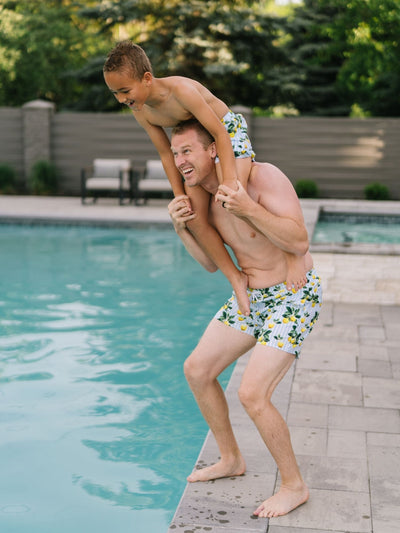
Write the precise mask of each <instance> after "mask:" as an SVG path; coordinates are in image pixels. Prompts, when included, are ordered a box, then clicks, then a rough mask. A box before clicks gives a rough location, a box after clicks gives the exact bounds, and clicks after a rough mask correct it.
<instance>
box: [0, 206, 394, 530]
mask: <svg viewBox="0 0 400 533" xmlns="http://www.w3.org/2000/svg"><path fill="white" fill-rule="evenodd" d="M321 206H322V207H326V208H329V209H332V210H338V211H340V210H344V211H346V210H349V211H353V212H354V211H360V212H370V213H371V212H380V213H395V214H400V202H384V203H381V202H358V201H342V200H329V201H328V200H304V201H302V207H303V211H304V215H305V219H306V224H307V228H308V230H309V232H310V234H312V231H313V227H314V225H315V222H316V220H317V217H318V212H319V209H320V208H321ZM0 221H1V222H3V223H4V222H6V223H7V222H9V223H13V222H16V223H20V222H25V223H74V224H75V223H82V224H101V225H104V224H107V225H124V226H134V225H136V224H150V225H153V224H169V218H168V214H167V211H166V203H165V202H162V201H161V202H157V201H153V202H149V204H148V205H147V206H141V207H135V206H122V207H120V206H118V205H117V204H116V202H115V200H113V201H109V200H99V202H98V203H97V204H95V205H87V206H81V205H80V200H79V198H39V197H10V196H0ZM332 250H333V252H334V253H332ZM312 251H313V257H314V262H315V266H316V268H317V270H318V272H319V274H320V275H321V278H322V280H323V288H324V305H323V309H322V312H321V318H320V320H319V321H318V323H317V325H316V327H315V329H314V331H313V333H312V334H311V335H310V337H309V338H308V340H307V341H306V343H305V346H304V348H303V352H302V355H301V358H300V359H299V361H298V362H297V363H296V365H295V366H294V367H293V368H292V370H291V371H290V373H289V374H288V375H287V376H286V377H285V379H284V380H283V382H282V383H281V384H280V386H279V388H278V390H277V391H276V393H275V396H274V399H275V403H276V405H277V407H278V408H279V409H280V411H281V413H282V414H283V415H284V416H285V417H286V419H287V421H288V425H289V427H290V431H291V435H292V441H293V447H294V449H295V452H296V455H297V457H298V461H299V464H300V467H301V470H302V473H303V476H304V478H305V480H306V482H307V483H308V485H309V487H310V493H311V498H310V500H309V502H308V503H307V504H306V505H304V506H302V507H300V508H298V509H296V510H295V511H293V512H292V513H290V514H289V515H287V516H284V517H279V518H275V519H271V520H269V521H268V520H267V519H257V518H255V517H253V516H252V511H253V510H254V509H255V507H257V505H258V503H260V502H261V501H262V500H263V499H265V498H267V497H268V496H269V495H271V494H273V492H274V490H276V487H277V486H278V485H279V476H278V475H277V470H276V466H275V464H274V462H273V460H272V458H271V456H270V455H269V453H268V451H267V450H266V449H265V447H264V445H263V444H262V442H261V439H260V437H259V436H258V434H257V432H256V431H255V430H254V428H253V426H252V424H251V423H250V421H249V419H248V417H247V416H246V414H245V413H244V411H243V409H242V407H241V406H240V404H239V402H238V400H237V396H236V390H237V387H238V384H239V382H240V377H241V374H242V372H243V368H244V365H245V364H246V357H248V356H245V357H244V358H242V359H241V360H240V361H239V362H238V363H237V365H236V367H235V370H234V372H233V375H232V378H231V380H230V382H229V385H228V387H227V396H228V399H229V403H230V408H231V418H232V421H233V425H234V428H235V430H236V434H237V437H238V441H239V444H240V445H241V447H242V451H243V454H244V456H245V458H246V461H247V466H248V471H247V473H246V475H244V476H241V477H238V478H233V479H229V478H228V479H223V480H218V481H215V482H208V483H196V484H188V485H187V486H186V488H185V491H184V493H183V496H182V499H181V502H180V504H179V506H178V508H177V510H176V513H175V516H174V519H173V521H172V523H171V525H170V528H169V530H168V533H178V532H182V533H195V532H196V533H197V532H198V533H200V532H202V531H208V532H211V533H240V532H241V533H244V532H246V533H252V532H260V533H261V532H262V533H267V532H268V533H325V532H330V533H347V532H351V533H398V532H399V531H400V349H399V343H400V268H399V266H400V255H398V253H399V250H398V247H397V246H387V245H372V246H371V245H367V246H357V245H351V246H331V247H329V246H326V247H321V246H312ZM217 458H218V451H217V449H216V445H215V442H214V440H213V438H212V436H210V435H208V436H207V439H206V441H205V443H204V445H203V447H202V449H201V451H200V455H199V459H198V464H199V465H200V466H203V465H207V464H209V463H211V462H214V461H216V460H217ZM154 533H167V532H154Z"/></svg>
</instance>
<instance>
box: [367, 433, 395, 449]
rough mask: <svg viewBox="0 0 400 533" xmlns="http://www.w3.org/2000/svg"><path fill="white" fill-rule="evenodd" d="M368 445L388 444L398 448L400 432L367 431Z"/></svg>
mask: <svg viewBox="0 0 400 533" xmlns="http://www.w3.org/2000/svg"><path fill="white" fill-rule="evenodd" d="M367 443H368V446H389V447H393V448H396V447H397V448H400V434H399V433H392V434H390V433H368V434H367Z"/></svg>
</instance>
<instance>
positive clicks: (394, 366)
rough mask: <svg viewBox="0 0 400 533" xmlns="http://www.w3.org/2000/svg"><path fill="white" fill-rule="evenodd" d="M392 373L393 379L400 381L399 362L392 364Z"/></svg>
mask: <svg viewBox="0 0 400 533" xmlns="http://www.w3.org/2000/svg"><path fill="white" fill-rule="evenodd" d="M392 372H393V378H394V379H398V380H399V379H400V362H399V363H392Z"/></svg>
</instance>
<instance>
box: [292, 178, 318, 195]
mask: <svg viewBox="0 0 400 533" xmlns="http://www.w3.org/2000/svg"><path fill="white" fill-rule="evenodd" d="M294 188H295V190H296V193H297V196H298V197H299V198H318V187H317V184H316V183H315V181H313V180H299V181H297V182H296V185H295V186H294Z"/></svg>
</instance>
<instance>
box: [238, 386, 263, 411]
mask: <svg viewBox="0 0 400 533" xmlns="http://www.w3.org/2000/svg"><path fill="white" fill-rule="evenodd" d="M238 396H239V400H240V402H241V404H242V405H243V407H244V408H245V410H246V412H247V414H248V415H249V416H250V417H251V418H254V417H257V416H258V415H260V414H261V413H262V412H263V411H264V409H265V407H266V406H267V405H268V404H269V403H270V398H268V397H266V396H265V395H264V394H260V393H258V392H257V391H256V390H254V388H251V387H247V386H243V385H241V386H240V388H239V391H238Z"/></svg>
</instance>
